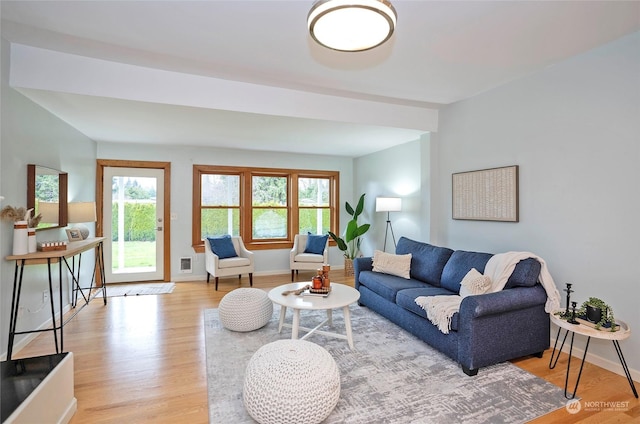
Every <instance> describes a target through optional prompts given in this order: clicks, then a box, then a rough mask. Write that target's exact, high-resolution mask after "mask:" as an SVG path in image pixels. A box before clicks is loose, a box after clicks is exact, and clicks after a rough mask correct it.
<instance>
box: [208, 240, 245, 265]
mask: <svg viewBox="0 0 640 424" xmlns="http://www.w3.org/2000/svg"><path fill="white" fill-rule="evenodd" d="M207 240H209V246H211V251H212V252H213V253H215V254H216V255H218V257H219V258H220V259H227V258H235V257H236V256H238V254H237V253H236V249H235V248H234V247H233V242H232V241H231V236H230V235H228V234H227V235H225V236H220V237H207Z"/></svg>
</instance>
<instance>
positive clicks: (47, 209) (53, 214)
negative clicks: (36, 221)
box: [36, 202, 60, 224]
mask: <svg viewBox="0 0 640 424" xmlns="http://www.w3.org/2000/svg"><path fill="white" fill-rule="evenodd" d="M59 211H60V204H59V203H58V202H38V210H37V211H36V213H39V214H40V215H42V219H41V220H40V222H43V223H47V224H51V223H55V224H57V223H58V217H59Z"/></svg>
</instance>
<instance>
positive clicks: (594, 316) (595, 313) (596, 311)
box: [587, 305, 604, 323]
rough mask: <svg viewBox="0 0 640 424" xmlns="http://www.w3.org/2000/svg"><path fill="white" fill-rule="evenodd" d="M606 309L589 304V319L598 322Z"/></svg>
mask: <svg viewBox="0 0 640 424" xmlns="http://www.w3.org/2000/svg"><path fill="white" fill-rule="evenodd" d="M603 312H604V311H603V310H602V309H600V308H594V307H593V306H591V305H587V321H590V322H594V323H598V322H600V320H601V319H602V313H603Z"/></svg>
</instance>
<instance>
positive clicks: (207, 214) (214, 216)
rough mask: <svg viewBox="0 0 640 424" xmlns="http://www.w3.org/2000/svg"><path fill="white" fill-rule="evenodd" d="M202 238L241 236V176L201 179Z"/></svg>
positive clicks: (213, 176)
mask: <svg viewBox="0 0 640 424" xmlns="http://www.w3.org/2000/svg"><path fill="white" fill-rule="evenodd" d="M200 183H201V184H200V187H201V190H200V227H201V229H200V236H201V238H202V239H204V238H205V237H207V236H209V235H216V234H218V235H219V234H230V235H232V236H237V235H240V175H238V174H236V175H233V174H202V175H201V177H200Z"/></svg>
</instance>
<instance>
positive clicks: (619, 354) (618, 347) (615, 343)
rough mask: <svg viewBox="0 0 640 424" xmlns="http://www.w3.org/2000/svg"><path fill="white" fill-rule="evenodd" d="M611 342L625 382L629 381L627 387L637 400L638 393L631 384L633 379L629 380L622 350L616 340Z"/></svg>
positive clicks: (629, 374)
mask: <svg viewBox="0 0 640 424" xmlns="http://www.w3.org/2000/svg"><path fill="white" fill-rule="evenodd" d="M612 341H613V346H614V347H615V348H616V353H617V354H618V359H620V364H621V365H622V369H623V370H624V374H625V376H626V377H627V381H629V386H631V390H632V391H633V395H634V396H635V397H636V399H638V391H637V390H636V385H635V384H634V382H633V378H631V372H629V367H628V366H627V361H625V360H624V356H623V355H622V348H621V347H620V342H619V341H618V340H612Z"/></svg>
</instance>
